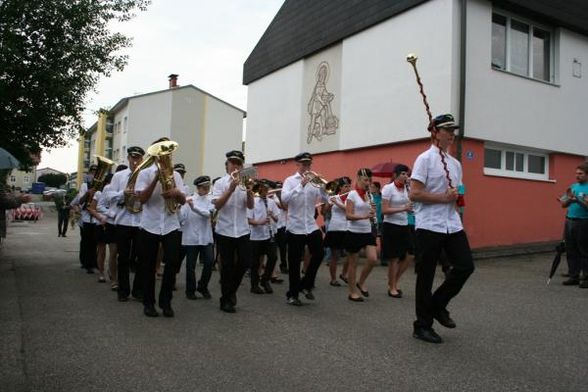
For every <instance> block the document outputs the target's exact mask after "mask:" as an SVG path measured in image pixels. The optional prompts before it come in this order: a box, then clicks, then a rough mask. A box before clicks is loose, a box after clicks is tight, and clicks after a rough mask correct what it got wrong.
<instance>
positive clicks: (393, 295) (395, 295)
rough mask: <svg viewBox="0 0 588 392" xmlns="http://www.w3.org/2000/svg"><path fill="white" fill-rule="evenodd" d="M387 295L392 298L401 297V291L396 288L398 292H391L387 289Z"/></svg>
mask: <svg viewBox="0 0 588 392" xmlns="http://www.w3.org/2000/svg"><path fill="white" fill-rule="evenodd" d="M388 297H392V298H402V292H401V291H400V290H398V294H392V292H391V291H390V290H388Z"/></svg>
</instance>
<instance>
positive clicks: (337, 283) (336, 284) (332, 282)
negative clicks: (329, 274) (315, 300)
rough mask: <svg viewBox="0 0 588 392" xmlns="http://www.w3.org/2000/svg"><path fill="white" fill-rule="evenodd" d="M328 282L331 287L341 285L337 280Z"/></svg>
mask: <svg viewBox="0 0 588 392" xmlns="http://www.w3.org/2000/svg"><path fill="white" fill-rule="evenodd" d="M329 284H330V285H331V286H333V287H341V283H339V281H338V280H333V281H331V282H329Z"/></svg>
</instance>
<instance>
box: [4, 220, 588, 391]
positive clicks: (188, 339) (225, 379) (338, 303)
mask: <svg viewBox="0 0 588 392" xmlns="http://www.w3.org/2000/svg"><path fill="white" fill-rule="evenodd" d="M8 231H9V232H8V238H7V239H6V241H5V243H4V245H3V248H2V250H1V251H0V328H1V331H2V332H1V333H0V379H1V382H0V390H1V391H44V392H46V391H60V392H65V391H177V392H180V391H384V390H386V391H533V392H537V391H566V392H567V391H586V390H588V365H587V364H588V334H587V333H586V331H587V330H588V312H587V309H588V290H582V289H579V288H577V287H563V286H562V285H561V280H562V278H560V277H559V276H557V277H556V279H554V281H553V282H552V284H551V286H549V287H548V286H546V285H545V278H546V273H547V270H548V269H549V265H550V263H551V259H552V258H553V255H552V254H543V255H537V256H519V257H516V258H500V259H493V260H483V261H479V262H478V263H477V270H476V272H475V273H474V275H473V276H472V278H471V279H470V281H469V282H468V284H467V285H466V287H465V288H464V290H463V291H462V293H461V295H460V296H459V297H458V298H457V299H456V300H455V301H454V302H453V303H452V305H451V308H450V310H451V311H452V316H453V318H454V319H455V321H456V322H457V324H458V327H457V329H454V330H448V329H444V328H443V327H441V326H439V325H436V326H435V327H436V329H437V331H438V332H439V333H440V334H441V336H443V338H444V339H445V343H444V344H441V345H432V344H427V343H424V342H421V341H417V340H415V339H414V338H412V336H411V334H412V325H411V324H412V320H413V315H414V274H413V273H412V272H411V271H409V273H407V275H406V276H405V278H404V281H403V282H402V288H403V291H404V293H405V298H402V299H394V298H389V297H387V296H386V281H385V277H386V270H385V269H384V268H383V267H377V268H375V269H374V271H373V273H372V276H371V277H370V281H369V282H368V283H369V288H370V293H371V296H370V298H369V300H368V301H366V302H365V303H363V304H358V303H352V302H350V301H348V300H347V294H346V289H345V288H344V287H340V288H337V287H331V286H329V285H328V278H327V275H328V273H327V269H326V268H325V267H322V268H321V270H320V272H319V277H318V280H317V290H316V293H315V294H316V297H317V300H316V301H314V302H312V303H309V304H308V305H306V306H304V307H301V308H296V307H290V306H287V305H286V304H285V297H284V292H285V290H286V287H285V284H283V285H281V286H278V285H275V286H274V287H275V289H276V290H275V291H276V292H275V293H274V294H273V295H262V296H260V295H254V294H250V293H249V290H248V288H249V287H248V284H246V283H244V284H243V285H242V287H241V289H240V291H239V293H238V295H239V304H238V308H237V309H238V312H237V313H236V314H227V313H223V312H220V311H219V309H218V295H219V287H218V285H217V284H216V282H217V280H218V275H217V273H215V274H214V275H213V279H212V282H213V283H214V284H212V287H211V291H212V294H213V300H211V301H206V300H204V299H199V300H197V301H189V300H187V299H186V298H185V297H184V295H183V288H184V281H183V272H182V274H181V276H180V278H179V280H178V291H176V292H175V293H176V295H175V298H174V300H173V307H174V309H175V311H176V317H175V318H173V319H167V318H164V317H159V318H155V319H151V318H146V317H144V316H143V314H142V305H141V304H139V303H137V302H134V301H129V302H127V303H119V302H117V301H116V295H115V294H114V293H113V292H111V291H110V286H109V285H108V284H99V283H97V276H96V275H88V274H85V273H83V272H82V270H80V268H79V262H78V254H77V250H78V243H79V233H78V232H77V231H70V232H69V233H68V237H67V238H58V237H57V229H56V218H55V216H54V214H51V213H48V214H47V215H46V216H45V218H44V219H43V220H42V221H40V222H37V223H12V224H9V228H8ZM564 263H565V262H564ZM564 269H565V268H563V266H562V268H560V272H561V271H564ZM198 273H199V271H198ZM306 302H308V301H306Z"/></svg>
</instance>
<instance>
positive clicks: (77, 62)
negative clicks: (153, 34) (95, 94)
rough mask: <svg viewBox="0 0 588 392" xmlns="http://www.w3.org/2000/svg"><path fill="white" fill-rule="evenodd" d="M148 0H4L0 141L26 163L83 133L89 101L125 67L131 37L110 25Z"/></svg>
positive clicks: (1, 6)
mask: <svg viewBox="0 0 588 392" xmlns="http://www.w3.org/2000/svg"><path fill="white" fill-rule="evenodd" d="M149 3H150V0H0V147H3V148H5V149H6V150H8V151H10V152H11V153H12V154H13V155H14V156H15V157H16V158H17V159H19V160H20V161H21V162H22V163H24V164H25V165H28V164H30V163H31V158H30V153H31V152H32V153H39V152H40V151H41V149H42V148H54V147H61V146H64V145H65V144H66V142H67V140H68V139H69V138H71V137H74V136H76V135H77V134H79V133H80V132H82V131H83V124H82V114H83V111H84V101H85V98H86V97H87V94H88V93H89V92H91V91H92V90H93V89H94V88H95V86H96V84H97V82H98V80H99V78H100V76H102V75H104V76H108V75H110V74H111V72H112V71H114V70H122V69H123V68H124V66H125V65H126V63H127V56H126V55H125V54H123V53H122V52H121V50H122V49H124V48H126V47H128V46H130V44H131V39H130V38H128V37H126V36H124V35H123V34H120V33H117V32H113V31H111V30H110V29H109V25H111V23H112V22H116V21H119V22H124V21H127V20H129V19H131V18H132V17H133V16H134V12H135V11H139V10H145V9H146V7H147V6H148V5H149Z"/></svg>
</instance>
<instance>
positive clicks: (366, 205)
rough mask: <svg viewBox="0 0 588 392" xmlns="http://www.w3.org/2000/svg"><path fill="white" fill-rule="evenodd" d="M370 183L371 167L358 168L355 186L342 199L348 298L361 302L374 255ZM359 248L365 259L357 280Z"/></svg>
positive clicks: (367, 295) (373, 208)
mask: <svg viewBox="0 0 588 392" xmlns="http://www.w3.org/2000/svg"><path fill="white" fill-rule="evenodd" d="M371 182H372V172H371V170H370V169H367V168H363V169H359V170H358V172H357V182H356V184H355V189H354V190H352V191H351V192H349V194H348V196H347V200H346V202H345V212H346V217H347V221H348V225H347V230H348V232H347V237H346V250H347V253H348V255H347V263H348V271H347V280H348V287H349V296H348V298H349V300H350V301H354V302H363V297H369V295H370V294H369V291H368V290H367V289H366V288H365V281H366V280H367V277H368V275H369V274H370V272H371V270H372V268H373V266H374V265H375V263H376V260H377V257H378V256H377V250H376V236H375V233H374V232H373V230H372V220H374V219H375V216H376V207H375V204H374V203H373V201H372V200H371V198H370V194H369V187H370V184H371ZM363 248H365V255H366V258H367V260H366V263H365V265H364V267H363V270H362V271H361V275H360V277H359V281H356V276H355V275H356V269H357V258H358V254H359V251H360V250H361V249H363ZM358 291H359V292H358Z"/></svg>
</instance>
